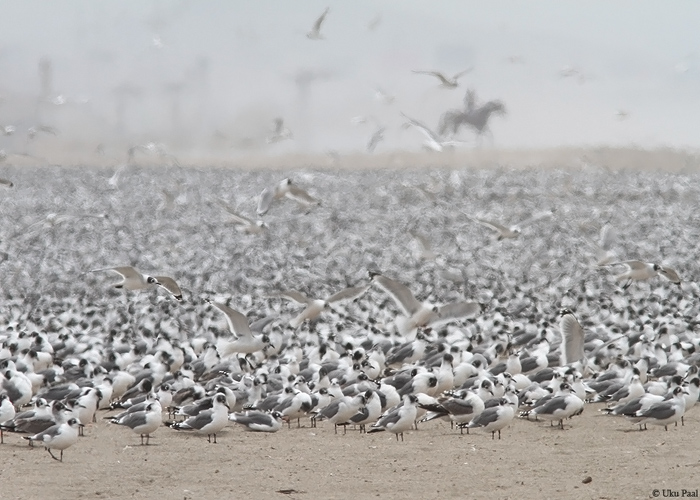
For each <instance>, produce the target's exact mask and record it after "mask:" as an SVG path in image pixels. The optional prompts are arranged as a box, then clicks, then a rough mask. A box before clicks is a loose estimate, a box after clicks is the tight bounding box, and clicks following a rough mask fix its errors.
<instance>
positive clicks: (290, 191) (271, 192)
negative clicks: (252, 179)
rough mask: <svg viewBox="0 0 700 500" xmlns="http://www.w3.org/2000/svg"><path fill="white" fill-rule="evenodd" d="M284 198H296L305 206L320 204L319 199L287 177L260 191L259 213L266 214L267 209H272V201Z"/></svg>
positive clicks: (295, 199)
mask: <svg viewBox="0 0 700 500" xmlns="http://www.w3.org/2000/svg"><path fill="white" fill-rule="evenodd" d="M282 198H289V199H291V200H294V201H296V202H297V203H299V204H300V205H302V206H304V207H310V206H312V205H319V204H320V201H319V200H317V199H316V198H314V197H313V196H311V195H310V194H309V193H307V192H306V191H304V190H303V189H301V188H300V187H298V186H296V185H295V184H292V180H291V179H289V178H286V179H282V180H281V181H280V182H278V183H277V184H275V185H274V186H272V187H266V188H265V189H263V192H262V193H260V199H259V200H258V210H257V212H258V215H264V214H266V213H267V211H268V210H270V207H271V206H272V203H273V202H274V201H275V200H281V199H282Z"/></svg>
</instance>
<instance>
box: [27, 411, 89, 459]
mask: <svg viewBox="0 0 700 500" xmlns="http://www.w3.org/2000/svg"><path fill="white" fill-rule="evenodd" d="M82 425H83V424H81V423H80V422H78V420H76V419H75V418H71V419H70V420H68V421H67V422H64V423H62V424H56V425H53V426H51V427H49V428H48V429H46V430H45V431H42V432H40V433H38V434H35V435H33V436H29V437H26V436H25V438H24V439H27V440H28V441H29V442H30V443H33V442H34V441H39V442H42V443H44V448H46V451H48V452H49V455H51V458H53V459H54V460H58V461H59V462H63V450H65V449H66V448H68V447H70V446H73V445H74V444H75V443H77V442H78V428H80V427H82ZM52 448H53V449H54V450H61V457H60V458H56V456H55V455H54V454H53V453H51V449H52Z"/></svg>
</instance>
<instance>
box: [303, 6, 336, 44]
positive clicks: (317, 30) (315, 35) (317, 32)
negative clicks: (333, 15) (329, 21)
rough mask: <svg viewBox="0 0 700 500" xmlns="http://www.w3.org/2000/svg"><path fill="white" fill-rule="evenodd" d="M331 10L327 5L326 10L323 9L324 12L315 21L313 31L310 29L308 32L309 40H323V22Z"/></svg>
mask: <svg viewBox="0 0 700 500" xmlns="http://www.w3.org/2000/svg"><path fill="white" fill-rule="evenodd" d="M329 11H330V7H326V10H324V11H323V14H321V15H320V16H319V17H318V19H316V22H315V23H314V25H313V27H312V28H311V31H309V32H308V33H307V34H306V38H308V39H309V40H323V39H324V38H323V35H322V34H321V25H322V24H323V21H324V20H325V19H326V16H327V15H328V12H329Z"/></svg>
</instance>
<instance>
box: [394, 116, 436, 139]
mask: <svg viewBox="0 0 700 500" xmlns="http://www.w3.org/2000/svg"><path fill="white" fill-rule="evenodd" d="M401 115H402V116H403V117H404V118H406V119H407V120H408V123H409V124H411V125H413V126H414V127H417V128H419V129H420V131H421V132H423V134H424V135H425V136H426V137H427V138H428V139H430V140H432V141H435V142H436V143H438V144H440V138H439V137H438V136H437V135H436V134H435V132H433V131H432V130H430V129H429V128H428V127H427V126H426V125H425V124H423V123H421V122H419V121H418V120H415V119H413V118H411V117H410V116H408V115H407V114H406V113H403V112H402V113H401Z"/></svg>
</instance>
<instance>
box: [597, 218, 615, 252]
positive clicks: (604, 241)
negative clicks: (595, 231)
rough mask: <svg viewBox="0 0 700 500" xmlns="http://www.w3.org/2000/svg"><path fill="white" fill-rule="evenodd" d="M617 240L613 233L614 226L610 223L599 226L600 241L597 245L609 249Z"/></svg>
mask: <svg viewBox="0 0 700 500" xmlns="http://www.w3.org/2000/svg"><path fill="white" fill-rule="evenodd" d="M616 241H617V234H616V233H615V228H613V227H612V226H611V225H610V224H605V225H604V226H603V227H602V228H600V242H599V244H598V246H599V247H600V248H602V249H603V250H610V249H611V248H612V247H613V245H614V244H615V242H616Z"/></svg>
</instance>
